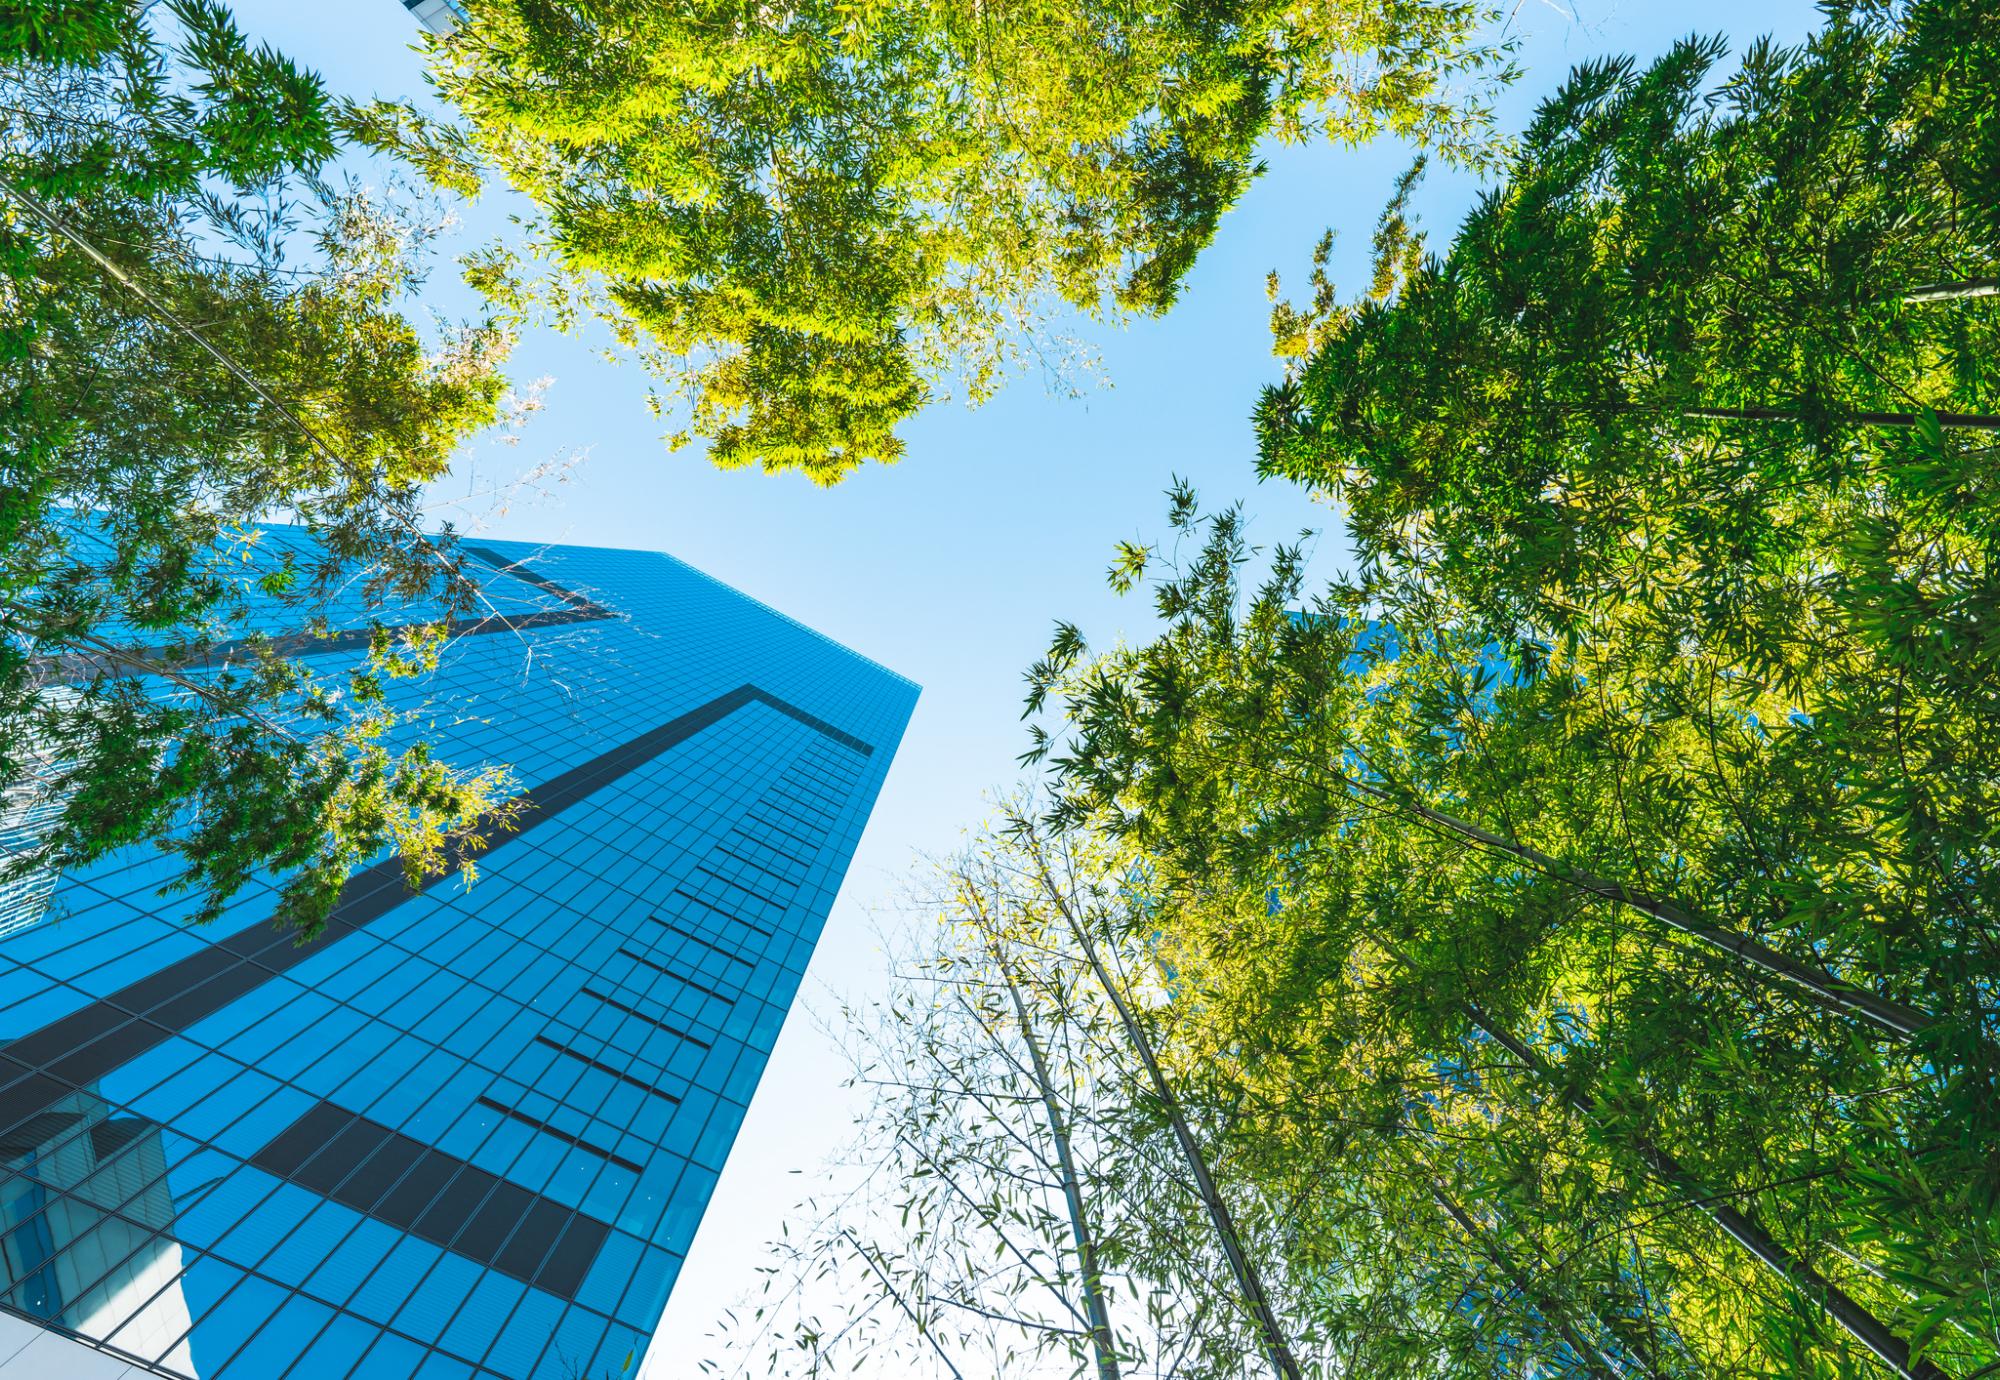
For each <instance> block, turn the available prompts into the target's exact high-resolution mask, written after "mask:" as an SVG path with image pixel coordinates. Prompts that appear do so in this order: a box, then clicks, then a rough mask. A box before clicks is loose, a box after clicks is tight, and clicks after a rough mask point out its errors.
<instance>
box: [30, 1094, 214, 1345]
mask: <svg viewBox="0 0 2000 1380" xmlns="http://www.w3.org/2000/svg"><path fill="white" fill-rule="evenodd" d="M111 1110H112V1109H111V1107H110V1104H108V1103H107V1102H105V1100H104V1099H103V1098H102V1097H100V1096H98V1095H97V1094H96V1093H95V1092H91V1091H83V1092H78V1093H75V1094H72V1095H71V1096H69V1097H66V1098H64V1099H63V1100H62V1101H61V1102H59V1103H57V1104H56V1105H55V1106H53V1107H51V1108H49V1109H48V1110H47V1111H44V1112H42V1113H40V1114H39V1115H37V1116H35V1117H32V1118H30V1119H29V1120H28V1121H26V1122H24V1123H22V1124H21V1125H19V1126H16V1127H15V1128H13V1129H12V1130H10V1131H6V1132H4V1133H0V1173H4V1175H5V1179H4V1182H0V1291H3V1292H0V1299H4V1301H5V1303H6V1306H7V1307H8V1308H10V1309H12V1310H13V1311H14V1312H16V1313H23V1314H26V1315H28V1316H30V1317H34V1318H39V1319H42V1320H43V1321H46V1322H52V1323H56V1324H58V1325H60V1326H62V1327H65V1328H68V1329H69V1330H70V1331H72V1332H75V1333H78V1334H80V1335H81V1336H84V1337H88V1338H91V1339H93V1340H96V1341H107V1342H110V1343H111V1344H112V1345H113V1346H115V1347H116V1348H117V1349H118V1350H120V1351H123V1352H125V1353H127V1354H130V1355H137V1356H141V1357H145V1358H147V1359H148V1360H154V1361H155V1363H156V1364H158V1365H160V1366H163V1367H166V1368H168V1369H171V1370H175V1371H178V1372H180V1373H181V1374H183V1375H188V1376H192V1375H194V1374H195V1371H194V1362H193V1358H192V1356H191V1355H190V1353H189V1350H188V1329H189V1327H190V1325H191V1319H190V1317H189V1313H188V1306H187V1300H186V1299H185V1298H184V1297H183V1295H182V1293H181V1286H180V1277H181V1268H182V1262H181V1247H180V1243H179V1242H178V1241H176V1240H174V1238H173V1237H171V1236H169V1235H168V1234H167V1233H166V1228H167V1227H168V1226H169V1224H170V1223H171V1222H172V1221H173V1217H174V1203H173V1198H172V1197H171V1195H170V1194H169V1192H168V1188H167V1158H166V1147H165V1145H164V1144H163V1142H162V1140H161V1135H160V1126H159V1124H158V1123H157V1122H153V1121H148V1120H146V1119H145V1118H143V1117H133V1116H113V1115H112V1114H111Z"/></svg>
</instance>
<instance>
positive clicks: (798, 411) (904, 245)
mask: <svg viewBox="0 0 2000 1380" xmlns="http://www.w3.org/2000/svg"><path fill="white" fill-rule="evenodd" d="M466 8H467V11H468V13H469V15H470V19H469V22H467V23H466V24H464V25H462V26H460V27H459V29H458V30H457V31H456V32H455V33H454V34H452V35H450V36H449V37H446V38H443V39H441V40H439V41H438V43H437V46H436V48H435V50H434V52H435V66H434V70H435V73H436V75H437V78H438V81H439V83H440V86H441V88H442V90H443V92H444V93H445V95H446V96H447V97H449V98H450V99H451V100H452V101H453V102H454V103H455V104H456V105H457V106H458V107H459V108H460V109H461V110H462V111H463V112H464V113H465V114H466V116H467V117H468V118H469V120H470V122H471V125H472V131H473V138H474V140H475V142H476V143H477V144H478V146H479V147H480V148H481V149H482V150H483V151H484V152H485V153H486V154H488V155H489V156H490V157H491V158H492V159H493V160H495V161H496V162H497V163H498V164H499V166H500V167H501V168H503V169H504V170H505V172H506V174H507V176H508V178H509V179H510V180H511V181H512V182H513V183H514V185H515V186H517V187H519V188H520V189H521V190H523V191H525V192H527V193H528V194H529V195H530V196H531V197H532V198H533V199H534V200H535V202H536V203H537V204H538V206H539V208H540V210H541V217H540V219H539V220H538V221H537V222H536V223H535V225H534V227H533V228H534V239H535V243H534V249H535V251H536V252H537V253H538V254H539V255H540V256H542V258H543V260H544V264H543V266H544V267H546V268H550V269H552V270H553V278H554V280H555V281H556V288H555V291H556V295H557V297H558V298H559V300H560V302H561V304H562V307H561V309H562V310H563V311H564V312H566V313H567V312H574V311H576V310H577V309H578V307H579V305H588V306H589V307H590V308H592V309H594V310H595V311H596V312H597V313H598V314H599V315H601V316H603V317H604V318H605V319H606V320H608V321H609V322H610V323H611V325H612V328H613V330H614V331H616V332H617V334H618V335H619V336H620V337H621V338H622V339H623V340H624V341H625V342H626V343H627V344H629V345H633V346H635V347H637V348H639V350H640V351H641V353H642V355H643V357H644V358H645V359H646V360H647V361H648V363H649V366H650V367H651V368H652V369H653V370H654V371H655V372H656V373H657V374H658V375H660V376H661V377H662V379H663V380H664V381H665V383H666V385H667V386H666V390H665V395H664V396H663V397H660V398H656V405H657V406H660V407H662V408H664V407H666V406H670V405H674V404H676V403H677V402H678V400H679V399H681V398H685V399H686V400H687V401H688V404H689V411H688V413H687V421H686V424H685V426H684V427H682V428H680V429H678V430H677V431H676V432H675V433H674V435H673V436H672V438H671V439H672V440H673V441H674V442H675V443H676V444H679V443H682V442H685V441H687V440H688V439H690V438H691V437H697V436H698V437H703V438H706V439H707V440H708V441H709V443H710V449H709V454H710V456H711V458H712V459H713V460H714V461H715V462H716V463H717V464H719V465H723V466H726V467H727V466H737V465H748V464H758V465H762V466H763V467H764V468H766V469H769V470H788V469H798V470H802V471H804V472H805V473H806V474H807V475H808V476H810V477H811V478H813V479H814V480H816V481H818V482H821V483H833V482H836V481H837V480H839V479H840V478H841V477H842V476H843V475H845V474H847V473H849V472H850V471H851V470H852V469H853V468H854V467H856V466H857V465H860V464H862V463H864V462H866V461H869V460H893V459H895V458H897V457H898V456H899V455H900V454H901V453H902V443H901V441H900V440H899V439H898V437H897V436H896V426H897V424H898V423H899V422H901V421H902V420H903V419H904V418H906V417H908V416H910V415H911V414H912V413H914V412H915V411H916V410H917V409H918V408H919V407H921V406H922V405H924V403H925V402H927V401H929V400H931V399H933V398H936V397H938V396H940V395H942V394H944V393H946V392H949V391H956V392H959V393H961V394H962V395H963V396H964V397H966V398H967V399H968V400H971V401H978V400H980V399H983V398H984V397H986V396H987V395H988V394H989V393H990V392H991V391H992V390H993V388H994V387H995V386H996V385H997V383H998V381H999V378H1000V376H1001V375H1002V374H1003V373H1004V372H1005V371H1006V370H1007V369H1008V368H1009V367H1010V366H1011V365H1012V364H1013V363H1014V361H1015V360H1017V359H1018V358H1019V356H1020V355H1021V353H1022V352H1023V351H1024V350H1028V351H1032V350H1035V349H1036V348H1038V346H1037V342H1036V339H1035V337H1036V334H1037V331H1036V322H1037V321H1038V320H1039V319H1040V318H1041V317H1042V315H1043V314H1044V313H1045V312H1046V311H1047V310H1048V309H1049V307H1050V306H1051V305H1052V304H1059V305H1061V306H1063V307H1067V308H1073V309H1081V310H1084V311H1088V312H1104V311H1110V312H1114V313H1115V312H1125V311H1137V312H1161V311H1164V310H1166V309H1167V308H1168V307H1169V306H1170V305H1171V304H1172V302H1173V301H1174V298H1175V296H1176V295H1177V294H1178V292H1179V290H1180V287H1181V284H1182V283H1183V281H1184V280H1185V278H1186V276H1187V273H1188V271H1189V269H1190V268H1191V267H1192V265H1193V263H1194V261H1195V258H1196V257H1197V255H1198V254H1199V253H1200V252H1201V250H1202V249H1203V248H1204V247H1205V246H1206V245H1207V243H1208V242H1209V240H1210V239H1211V238H1212V237H1213V235H1214V234H1215V229H1216V225H1217V223H1218V221H1219V219H1220V217H1221V216H1222V214H1223V213H1224V212H1225V211H1226V210H1228V209H1229V207H1230V206H1231V205H1232V204H1233V203H1234V202H1235V201H1236V200H1237V198H1238V197H1240V196H1241V195H1242V192H1243V190H1244V188H1245V187H1246V186H1247V185H1248V184H1249V181H1250V179H1251V178H1252V177H1254V176H1255V175H1256V172H1257V170H1258V166H1259V165H1258V163H1257V160H1256V147H1257V144H1258V142H1259V140H1261V139H1263V138H1265V137H1266V136H1269V135H1276V136H1279V137H1284V138H1293V139H1298V138H1305V137H1308V136H1315V135H1321V134H1324V135H1326V136H1328V137H1332V138H1335V139H1339V140H1344V141H1345V140H1360V139H1365V138H1367V137H1369V136H1371V135H1373V134H1375V133H1377V132H1380V131H1384V130H1393V131H1395V132H1397V133H1401V134H1406V135H1410V136H1413V137H1417V138H1420V139H1424V140H1427V141H1430V142H1432V143H1435V144H1437V145H1439V146H1441V147H1442V148H1444V149H1446V150H1447V151H1449V152H1451V153H1452V154H1454V155H1455V156H1459V157H1462V158H1467V159H1478V158H1481V157H1483V156H1485V132H1486V130H1485V126H1486V117H1485V113H1484V110H1483V107H1482V106H1481V104H1480V101H1479V97H1478V92H1477V90H1475V91H1472V92H1466V91H1462V90H1459V89H1457V87H1458V84H1459V83H1460V81H1461V80H1467V79H1471V80H1474V81H1481V82H1483V81H1484V80H1485V79H1486V78H1487V77H1488V76H1489V75H1491V76H1497V75H1501V74H1502V73H1503V71H1504V51H1503V50H1502V49H1501V48H1498V47H1495V46H1493V45H1491V44H1488V43H1486V42H1484V41H1483V40H1482V39H1481V38H1480V37H1479V33H1480V29H1481V26H1482V24H1484V23H1485V22H1486V21H1488V20H1489V19H1490V18H1492V15H1491V13H1490V12H1489V9H1488V8H1487V7H1486V6H1484V5H1482V4H1481V3H1479V0H1416V2H1415V3H1398V4H1380V3H1377V2H1376V0H1320V2H1319V3H1315V4H1312V5H1305V6H1300V5H1294V4H1288V3H1272V0H1217V2H1216V3H1206V4H1201V5H1196V6H1187V5H1174V4H1164V3H1157V0H1148V3H1145V4H1141V5H1138V6H1129V5H1105V4H1096V3H1073V2H1072V0H1062V2H1061V3H1051V2H1050V0H1001V3H980V4H972V5H963V4H946V5H941V6H940V5H927V4H921V3H910V0H878V2H876V3H869V4H865V5H861V6H855V5H851V4H846V3H832V0H793V2H792V3H787V4H784V5H781V6H778V7H776V8H770V7H766V8H763V9H759V10H757V11H756V12H755V13H754V14H752V13H751V12H748V11H745V10H743V9H742V8H741V7H740V6H735V5H730V4H720V3H709V2H708V0H704V3H698V4H694V5H666V4H661V3H654V2H652V0H627V2H625V3H597V2H595V0H593V2H590V3H571V4H560V5H550V4H542V3H532V4H531V3H525V0H471V3H469V4H468V5H467V6H466ZM519 267H520V265H519V264H518V263H517V264H515V265H514V266H513V268H511V269H510V268H509V267H508V266H507V265H506V264H505V263H504V261H502V260H496V261H494V262H493V263H492V264H490V265H489V266H488V272H487V273H486V275H485V279H484V280H485V281H486V282H487V284H488V285H489V286H490V287H491V288H492V289H493V290H494V291H495V292H496V294H498V295H499V296H500V297H502V298H503V299H506V300H511V301H514V302H515V303H517V304H519V303H520V302H521V300H522V298H521V297H520V294H521V293H522V292H524V291H526V290H528V285H529V284H531V283H533V282H534V281H536V279H537V278H538V277H539V275H538V274H528V275H527V276H526V277H525V278H524V277H523V276H522V274H521V273H519V272H518V271H516V270H518V269H519Z"/></svg>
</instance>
